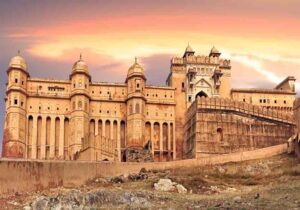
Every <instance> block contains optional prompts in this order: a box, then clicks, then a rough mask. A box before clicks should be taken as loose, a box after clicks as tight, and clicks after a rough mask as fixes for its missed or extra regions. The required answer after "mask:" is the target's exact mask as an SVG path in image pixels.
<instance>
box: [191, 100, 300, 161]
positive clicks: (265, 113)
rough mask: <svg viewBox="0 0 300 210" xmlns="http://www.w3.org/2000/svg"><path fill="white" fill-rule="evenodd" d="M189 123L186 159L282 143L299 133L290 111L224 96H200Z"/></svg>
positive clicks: (192, 106)
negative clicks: (296, 131)
mask: <svg viewBox="0 0 300 210" xmlns="http://www.w3.org/2000/svg"><path fill="white" fill-rule="evenodd" d="M186 122H187V123H186V125H185V155H186V158H202V157H205V156H209V155H216V154H226V153H232V152H238V151H246V150H253V149H256V148H264V147H269V146H273V145H278V144H282V143H285V142H287V140H288V139H289V138H290V137H291V136H292V135H294V132H295V122H294V118H293V115H292V114H290V113H286V112H281V111H278V110H270V109H266V108H263V107H259V106H255V105H251V104H248V103H244V102H239V101H234V100H231V99H222V98H198V99H197V101H195V102H194V103H193V104H192V105H191V106H190V107H189V109H188V112H187V119H186Z"/></svg>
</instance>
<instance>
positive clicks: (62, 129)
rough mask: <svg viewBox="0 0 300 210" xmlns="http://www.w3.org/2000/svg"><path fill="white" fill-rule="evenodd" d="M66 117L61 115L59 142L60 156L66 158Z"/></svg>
mask: <svg viewBox="0 0 300 210" xmlns="http://www.w3.org/2000/svg"><path fill="white" fill-rule="evenodd" d="M64 124H65V119H64V117H60V124H59V143H58V145H59V146H58V157H59V159H64V136H65V126H64Z"/></svg>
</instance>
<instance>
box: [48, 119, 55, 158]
mask: <svg viewBox="0 0 300 210" xmlns="http://www.w3.org/2000/svg"><path fill="white" fill-rule="evenodd" d="M50 120H51V123H50V152H49V158H50V159H52V158H54V156H55V117H51V118H50Z"/></svg>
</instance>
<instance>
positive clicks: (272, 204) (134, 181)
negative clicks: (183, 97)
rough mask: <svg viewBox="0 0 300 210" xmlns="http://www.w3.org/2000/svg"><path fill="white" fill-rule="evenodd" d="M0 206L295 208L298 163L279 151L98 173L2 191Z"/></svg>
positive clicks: (299, 202)
mask: <svg viewBox="0 0 300 210" xmlns="http://www.w3.org/2000/svg"><path fill="white" fill-rule="evenodd" d="M141 174H142V176H141ZM161 178H168V179H171V180H172V181H173V182H176V183H178V184H181V185H183V186H184V187H185V188H186V189H187V193H186V194H181V193H178V192H160V191H156V190H154V187H153V185H154V183H157V182H158V181H159V179H161ZM24 207H25V208H24ZM0 209H26V210H29V209H211V210H212V209H272V210H273V209H274V210H276V209H278V210H288V209H299V210H300V164H299V163H298V161H297V160H296V158H294V157H292V156H288V155H280V156H275V157H272V158H268V159H262V160H253V161H245V162H240V163H227V164H223V165H216V166H205V167H198V168H178V169H176V170H169V171H143V173H140V174H124V175H123V176H120V177H109V178H103V177H98V178H95V179H93V180H90V181H88V182H87V183H86V184H85V185H84V186H80V187H78V188H77V189H66V188H58V189H50V190H45V191H43V192H36V193H33V194H29V193H28V194H20V193H17V194H15V195H12V196H9V197H2V198H0Z"/></svg>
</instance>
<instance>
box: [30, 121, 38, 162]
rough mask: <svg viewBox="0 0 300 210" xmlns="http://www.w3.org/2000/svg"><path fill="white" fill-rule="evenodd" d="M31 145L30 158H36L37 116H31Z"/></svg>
mask: <svg viewBox="0 0 300 210" xmlns="http://www.w3.org/2000/svg"><path fill="white" fill-rule="evenodd" d="M32 127H33V129H32V146H31V158H32V159H36V152H37V151H36V150H37V147H36V144H37V116H33V122H32Z"/></svg>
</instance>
